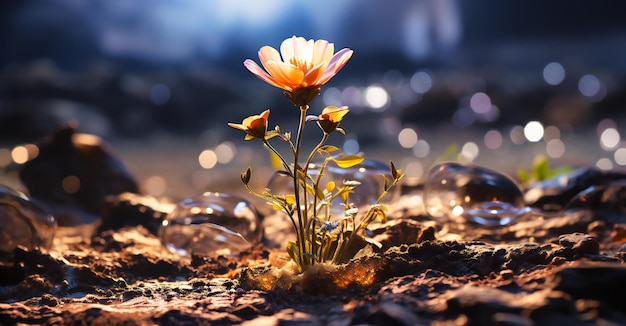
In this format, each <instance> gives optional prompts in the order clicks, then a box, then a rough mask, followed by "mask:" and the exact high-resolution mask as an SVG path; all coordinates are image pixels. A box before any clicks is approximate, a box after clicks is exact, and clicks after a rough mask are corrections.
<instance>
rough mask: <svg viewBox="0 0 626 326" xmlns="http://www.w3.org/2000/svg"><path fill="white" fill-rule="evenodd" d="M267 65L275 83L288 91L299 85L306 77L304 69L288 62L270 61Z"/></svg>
mask: <svg viewBox="0 0 626 326" xmlns="http://www.w3.org/2000/svg"><path fill="white" fill-rule="evenodd" d="M267 67H268V68H269V70H270V73H271V74H272V77H273V78H274V81H275V83H276V84H278V85H280V86H279V87H280V88H283V89H285V90H288V91H291V90H293V89H294V88H295V87H298V86H299V85H300V83H302V79H303V78H304V73H303V72H302V70H300V69H298V67H296V66H294V65H291V64H288V63H284V62H276V61H268V62H267Z"/></svg>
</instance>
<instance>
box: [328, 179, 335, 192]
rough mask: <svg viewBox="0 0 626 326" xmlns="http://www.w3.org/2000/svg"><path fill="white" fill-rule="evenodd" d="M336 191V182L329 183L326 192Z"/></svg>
mask: <svg viewBox="0 0 626 326" xmlns="http://www.w3.org/2000/svg"><path fill="white" fill-rule="evenodd" d="M334 189H335V181H328V183H327V184H326V192H331V191H333V190H334Z"/></svg>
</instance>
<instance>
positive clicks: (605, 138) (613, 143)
mask: <svg viewBox="0 0 626 326" xmlns="http://www.w3.org/2000/svg"><path fill="white" fill-rule="evenodd" d="M620 141H621V137H620V135H619V131H617V129H615V128H606V129H604V130H603V131H602V133H601V134H600V146H601V147H602V149H604V150H611V149H614V148H615V147H617V146H618V145H619V143H620Z"/></svg>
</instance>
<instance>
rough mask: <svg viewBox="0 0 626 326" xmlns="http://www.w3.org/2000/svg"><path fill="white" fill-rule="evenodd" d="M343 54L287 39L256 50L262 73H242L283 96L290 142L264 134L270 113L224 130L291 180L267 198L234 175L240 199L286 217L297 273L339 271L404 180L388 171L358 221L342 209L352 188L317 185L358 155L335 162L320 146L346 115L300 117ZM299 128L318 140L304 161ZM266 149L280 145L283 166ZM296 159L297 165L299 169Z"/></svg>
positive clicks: (348, 208) (338, 110) (329, 112)
mask: <svg viewBox="0 0 626 326" xmlns="http://www.w3.org/2000/svg"><path fill="white" fill-rule="evenodd" d="M352 53H353V51H352V50H350V49H347V48H344V49H342V50H340V51H339V52H337V53H334V44H333V43H329V42H328V41H326V40H317V41H313V40H308V41H307V40H305V39H304V38H302V37H295V36H294V37H292V38H288V39H286V40H284V41H283V42H282V44H281V46H280V53H279V52H278V50H276V49H274V48H272V47H270V46H264V47H262V48H261V49H260V50H259V59H260V61H261V64H262V65H263V68H264V69H263V68H261V67H260V66H259V65H258V64H257V63H256V62H254V61H253V60H251V59H247V60H245V61H244V66H245V67H246V68H247V69H248V70H249V71H250V72H252V73H253V74H254V75H256V76H257V77H259V78H260V79H261V80H263V81H265V82H266V83H268V84H270V85H272V86H275V87H278V88H280V89H282V90H283V93H284V94H285V96H286V97H287V98H288V99H289V100H290V101H291V103H293V104H294V105H295V106H296V107H298V108H299V111H300V119H299V124H298V130H297V133H296V137H295V142H294V140H293V137H292V136H291V133H289V132H285V133H283V132H282V131H281V130H280V128H279V126H278V125H277V126H276V127H275V128H274V129H273V130H268V129H267V126H268V119H269V114H270V110H265V111H263V112H262V113H261V114H259V115H253V116H250V117H247V118H245V119H244V120H243V121H242V123H240V124H237V123H229V124H228V125H229V126H231V127H233V128H237V129H240V130H243V131H245V132H246V136H245V138H244V139H245V140H251V139H259V140H260V141H261V142H262V143H263V145H264V146H265V147H266V148H267V149H268V150H269V151H270V153H271V154H272V155H273V156H274V157H275V158H278V160H279V162H280V170H279V171H278V172H277V173H280V174H283V175H285V176H288V177H289V178H291V179H293V193H273V192H272V189H265V190H264V191H263V192H260V193H259V192H256V191H254V190H253V189H251V188H250V186H249V181H250V178H251V169H250V167H248V169H247V170H246V171H245V172H243V173H242V174H241V180H242V181H243V183H244V185H245V187H246V188H247V189H248V191H249V192H250V193H251V194H253V195H255V196H257V197H260V198H262V199H264V200H266V201H267V202H268V203H269V204H270V205H271V206H272V207H273V208H274V209H276V210H281V211H283V212H284V213H285V214H287V215H288V216H289V218H290V220H291V222H292V224H293V228H294V230H295V233H296V241H295V242H289V243H288V244H287V252H288V253H289V255H290V257H291V258H292V259H293V261H294V262H295V263H296V264H297V266H298V268H299V270H300V271H301V272H302V271H304V270H306V269H308V268H309V267H311V266H313V265H314V264H316V263H321V262H326V263H331V264H341V263H345V262H347V261H348V260H350V259H351V258H352V257H353V256H354V254H356V251H355V250H354V247H355V246H357V247H358V245H357V242H359V240H361V239H364V240H365V241H368V242H373V241H372V240H370V239H367V238H366V237H365V236H364V235H366V234H367V233H368V229H367V226H368V225H369V224H370V222H372V221H373V220H374V219H376V218H380V219H381V220H382V219H384V218H385V211H386V207H385V206H384V205H382V204H381V203H380V202H381V200H382V199H383V197H384V196H385V195H386V194H387V193H388V191H389V190H390V189H391V188H392V187H394V186H395V185H396V184H397V183H398V182H399V181H400V179H402V177H403V176H404V174H403V173H402V172H401V171H400V170H397V169H396V168H395V166H394V165H393V163H390V169H391V176H392V178H391V179H388V178H387V177H385V176H384V175H383V176H382V177H383V178H385V180H384V186H383V189H382V192H381V195H380V196H379V197H378V200H377V201H376V202H375V203H374V204H372V205H371V206H370V207H369V209H368V211H367V212H365V213H362V212H359V211H358V209H357V208H356V207H354V206H353V205H351V203H350V193H351V192H352V191H353V190H354V189H355V188H356V187H358V186H359V182H358V181H354V180H344V181H343V184H341V185H337V184H335V182H333V181H329V182H325V183H323V182H322V176H323V175H324V172H325V170H326V167H327V164H328V163H329V162H334V163H335V164H336V165H337V166H339V167H340V168H349V167H352V166H355V165H357V164H359V163H361V162H362V161H363V157H362V156H360V155H343V154H336V153H337V152H338V151H339V148H337V147H335V146H332V145H327V144H326V141H327V140H328V137H329V135H330V134H331V133H333V132H340V133H342V134H344V130H343V129H341V128H340V127H339V125H340V124H341V121H342V119H343V118H344V116H345V115H346V114H348V112H349V111H350V110H349V109H348V107H346V106H342V107H335V106H328V107H325V108H324V109H323V110H322V112H321V114H319V115H307V113H308V110H309V104H310V103H311V102H312V101H313V99H314V98H315V97H316V96H317V95H319V93H320V88H321V86H322V85H324V84H325V83H326V82H328V81H329V80H330V79H331V78H332V77H333V76H335V74H337V72H338V71H339V70H341V68H343V66H344V65H345V64H346V62H347V61H348V60H349V59H350V57H351V56H352ZM307 122H316V123H317V125H318V126H319V128H320V129H321V131H322V136H321V140H320V141H319V143H318V144H317V145H316V146H315V147H314V148H313V149H312V150H311V152H310V153H308V154H307V155H306V156H304V155H303V153H301V143H302V139H301V138H302V132H303V129H304V127H305V125H306V124H307ZM270 141H281V142H284V143H287V144H288V146H289V149H290V153H289V154H290V156H289V158H290V159H291V158H292V160H288V159H287V158H286V156H284V155H283V154H281V153H280V152H279V151H278V150H276V148H275V147H274V146H273V145H272V144H271V142H270ZM316 156H321V157H323V160H322V163H321V164H320V167H319V169H317V170H316V171H315V173H314V174H311V173H309V166H310V165H311V163H312V161H313V159H314V158H315V157H316ZM301 158H304V164H300V162H301ZM335 199H340V205H342V206H343V208H344V211H345V213H344V215H343V216H339V217H336V216H333V214H332V213H331V205H332V204H333V200H335Z"/></svg>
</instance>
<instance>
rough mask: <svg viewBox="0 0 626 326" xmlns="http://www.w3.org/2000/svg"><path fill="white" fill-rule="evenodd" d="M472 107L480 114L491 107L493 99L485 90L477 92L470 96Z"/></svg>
mask: <svg viewBox="0 0 626 326" xmlns="http://www.w3.org/2000/svg"><path fill="white" fill-rule="evenodd" d="M470 108H472V111H474V112H476V113H478V114H481V113H487V112H488V111H489V109H490V108H491V99H490V98H489V96H488V95H487V94H485V93H483V92H478V93H475V94H474V95H472V97H471V98H470Z"/></svg>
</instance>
